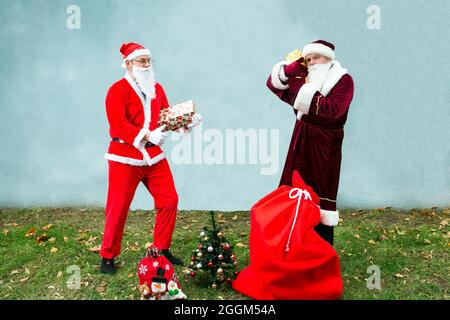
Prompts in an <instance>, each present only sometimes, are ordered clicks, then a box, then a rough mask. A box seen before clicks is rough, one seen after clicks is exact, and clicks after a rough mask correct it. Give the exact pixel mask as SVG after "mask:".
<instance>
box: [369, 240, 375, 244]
mask: <svg viewBox="0 0 450 320" xmlns="http://www.w3.org/2000/svg"><path fill="white" fill-rule="evenodd" d="M368 242H369V244H376V242H375V241H373V240H369V241H368Z"/></svg>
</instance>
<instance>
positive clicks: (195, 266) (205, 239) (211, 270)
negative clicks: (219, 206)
mask: <svg viewBox="0 0 450 320" xmlns="http://www.w3.org/2000/svg"><path fill="white" fill-rule="evenodd" d="M210 214H211V222H212V229H209V228H207V227H203V229H202V231H201V232H200V243H199V244H198V245H197V249H194V250H192V256H191V264H190V275H191V277H192V278H194V277H195V276H196V274H197V272H198V271H202V272H205V273H207V274H208V275H209V279H208V280H209V281H208V282H209V283H208V284H209V285H210V286H211V287H212V288H217V286H218V285H221V284H222V283H227V284H231V283H232V282H233V280H234V279H235V278H236V276H237V275H238V273H239V272H238V269H237V261H236V254H235V253H234V251H233V246H232V245H231V244H230V243H229V242H228V241H227V240H226V239H225V236H224V233H223V232H222V230H221V228H220V227H218V226H217V225H216V221H215V217H214V211H210Z"/></svg>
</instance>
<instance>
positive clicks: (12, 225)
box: [3, 222, 19, 227]
mask: <svg viewBox="0 0 450 320" xmlns="http://www.w3.org/2000/svg"><path fill="white" fill-rule="evenodd" d="M3 226H4V227H18V226H19V224H18V223H17V222H12V223H5V224H3Z"/></svg>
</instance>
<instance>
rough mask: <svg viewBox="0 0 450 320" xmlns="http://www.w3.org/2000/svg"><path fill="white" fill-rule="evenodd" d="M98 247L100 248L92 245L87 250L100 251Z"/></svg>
mask: <svg viewBox="0 0 450 320" xmlns="http://www.w3.org/2000/svg"><path fill="white" fill-rule="evenodd" d="M100 249H101V247H100V246H94V247H91V248H89V249H88V250H89V251H90V252H100Z"/></svg>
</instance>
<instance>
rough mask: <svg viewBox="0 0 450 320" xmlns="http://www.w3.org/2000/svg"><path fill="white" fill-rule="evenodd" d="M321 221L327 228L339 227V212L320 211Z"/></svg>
mask: <svg viewBox="0 0 450 320" xmlns="http://www.w3.org/2000/svg"><path fill="white" fill-rule="evenodd" d="M320 221H321V222H322V224H324V225H326V226H330V227H334V226H337V224H338V223H339V211H337V210H336V211H332V210H324V209H320Z"/></svg>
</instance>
